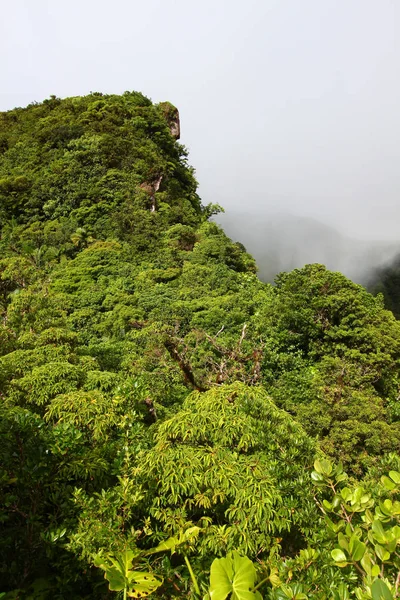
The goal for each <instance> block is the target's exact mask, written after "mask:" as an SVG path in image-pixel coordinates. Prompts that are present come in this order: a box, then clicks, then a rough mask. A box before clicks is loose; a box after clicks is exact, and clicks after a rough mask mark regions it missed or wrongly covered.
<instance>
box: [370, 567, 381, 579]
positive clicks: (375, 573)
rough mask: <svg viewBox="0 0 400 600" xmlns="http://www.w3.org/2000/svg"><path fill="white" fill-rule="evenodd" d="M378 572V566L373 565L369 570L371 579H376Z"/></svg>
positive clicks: (379, 570)
mask: <svg viewBox="0 0 400 600" xmlns="http://www.w3.org/2000/svg"><path fill="white" fill-rule="evenodd" d="M380 572H381V569H380V567H379V565H374V566H373V567H372V569H371V577H378V575H379V573H380Z"/></svg>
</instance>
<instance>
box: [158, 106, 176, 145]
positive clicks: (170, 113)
mask: <svg viewBox="0 0 400 600" xmlns="http://www.w3.org/2000/svg"><path fill="white" fill-rule="evenodd" d="M159 107H160V108H161V111H162V113H163V115H164V117H165V120H166V121H167V123H168V126H169V130H170V132H171V135H172V137H173V138H174V139H175V140H179V138H180V137H181V124H180V120H179V110H178V109H177V108H176V106H174V105H173V104H171V103H170V102H160V104H159Z"/></svg>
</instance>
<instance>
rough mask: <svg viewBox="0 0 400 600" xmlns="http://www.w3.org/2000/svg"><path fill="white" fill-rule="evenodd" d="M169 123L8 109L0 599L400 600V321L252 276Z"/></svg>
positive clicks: (311, 277)
mask: <svg viewBox="0 0 400 600" xmlns="http://www.w3.org/2000/svg"><path fill="white" fill-rule="evenodd" d="M177 118H178V116H177V111H176V109H175V108H174V107H173V106H172V105H170V104H169V103H161V104H158V105H154V104H152V103H151V101H150V100H148V99H147V98H146V97H144V96H143V95H142V94H139V93H136V92H126V93H125V94H123V95H122V96H115V95H102V94H100V93H95V94H91V95H89V96H86V97H76V98H67V99H65V100H60V99H58V98H55V97H51V98H50V99H49V100H45V101H44V102H43V103H41V104H33V105H30V106H28V107H27V108H24V109H21V108H18V109H15V110H12V111H9V112H6V113H0V226H1V238H0V250H1V256H0V317H1V318H0V341H1V344H0V396H1V406H0V411H1V415H0V416H1V419H0V429H1V445H0V448H1V449H0V452H1V461H0V488H1V500H0V502H1V505H0V520H1V538H0V597H3V598H4V600H9V599H11V598H20V599H44V600H46V599H50V598H51V599H52V600H53V599H67V598H76V599H77V600H79V599H81V600H84V599H89V598H93V599H98V600H101V599H103V598H112V597H116V598H117V597H118V596H119V597H121V598H122V597H124V598H126V597H134V598H144V597H147V596H149V595H150V597H154V598H164V599H169V598H198V599H200V598H203V597H204V598H211V600H224V599H226V598H232V599H236V600H251V599H253V598H254V599H259V598H271V599H285V598H288V599H290V598H292V599H298V600H301V599H306V598H311V599H313V598H315V599H331V598H334V599H335V600H347V599H350V598H358V599H360V600H362V599H370V598H373V600H377V599H380V598H394V597H396V596H398V594H399V590H400V555H399V549H398V545H399V544H400V526H399V516H400V502H399V495H400V474H399V471H400V459H399V457H398V452H399V450H400V400H399V383H400V382H399V368H400V323H399V322H398V321H397V320H396V319H395V317H394V316H393V314H392V313H391V312H389V311H388V310H386V309H385V308H384V304H383V299H382V297H381V296H377V297H374V296H372V295H370V294H369V293H367V291H366V290H365V289H364V288H362V287H361V286H359V285H356V284H354V283H352V282H351V281H349V280H348V279H346V278H345V277H344V276H343V275H341V274H340V273H332V272H329V271H328V270H326V269H325V267H323V266H322V265H307V266H306V267H304V268H303V269H297V270H295V271H293V272H291V273H283V274H281V275H279V276H278V278H277V280H276V283H275V285H274V286H272V285H270V284H266V283H263V282H262V281H260V280H259V279H258V277H257V274H256V272H257V268H256V264H255V262H254V260H253V258H252V257H251V256H250V255H249V254H248V253H247V252H246V250H245V248H244V247H243V246H242V245H241V244H240V243H236V242H233V241H232V240H230V239H229V238H228V237H227V236H226V235H225V234H224V232H223V230H222V229H221V228H220V227H219V226H218V225H217V224H215V223H214V222H213V221H212V220H210V217H212V215H213V214H215V213H216V212H217V211H218V210H219V207H218V206H214V205H209V206H203V205H202V203H201V201H200V198H199V196H198V194H197V192H196V188H197V183H196V180H195V177H194V173H193V169H192V168H191V167H190V166H189V165H188V163H187V151H186V150H185V148H184V146H182V145H181V144H180V143H179V142H178V141H177V137H178V135H177ZM104 574H105V578H104ZM2 594H3V596H2Z"/></svg>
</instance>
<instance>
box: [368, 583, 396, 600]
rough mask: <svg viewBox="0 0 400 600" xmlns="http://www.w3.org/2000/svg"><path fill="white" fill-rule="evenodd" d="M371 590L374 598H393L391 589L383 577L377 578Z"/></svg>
mask: <svg viewBox="0 0 400 600" xmlns="http://www.w3.org/2000/svg"><path fill="white" fill-rule="evenodd" d="M371 592H372V600H393V596H392V593H391V591H390V590H389V588H388V586H387V585H386V583H385V582H384V581H382V579H375V581H374V583H373V584H372V587H371Z"/></svg>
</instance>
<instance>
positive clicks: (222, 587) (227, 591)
mask: <svg viewBox="0 0 400 600" xmlns="http://www.w3.org/2000/svg"><path fill="white" fill-rule="evenodd" d="M256 578H257V574H256V570H255V568H254V565H253V563H252V562H251V560H249V559H248V558H246V557H245V556H240V554H239V553H238V552H235V551H234V552H231V553H230V554H228V556H227V557H226V558H218V559H216V560H214V562H213V564H212V565H211V576H210V593H209V596H210V598H211V600H225V599H226V598H231V599H232V600H261V595H260V594H259V592H254V591H252V590H253V589H254V586H255V582H256Z"/></svg>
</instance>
